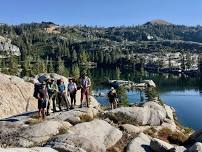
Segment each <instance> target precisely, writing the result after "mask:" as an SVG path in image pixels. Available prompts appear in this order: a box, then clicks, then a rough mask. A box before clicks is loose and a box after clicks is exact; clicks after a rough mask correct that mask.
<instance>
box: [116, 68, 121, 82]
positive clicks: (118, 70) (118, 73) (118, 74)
mask: <svg viewBox="0 0 202 152" xmlns="http://www.w3.org/2000/svg"><path fill="white" fill-rule="evenodd" d="M120 75H121V71H120V69H119V68H118V67H117V68H116V70H115V79H116V80H120Z"/></svg>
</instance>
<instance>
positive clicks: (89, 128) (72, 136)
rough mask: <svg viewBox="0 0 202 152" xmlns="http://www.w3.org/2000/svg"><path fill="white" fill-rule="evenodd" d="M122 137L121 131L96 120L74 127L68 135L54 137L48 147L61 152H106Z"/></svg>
mask: <svg viewBox="0 0 202 152" xmlns="http://www.w3.org/2000/svg"><path fill="white" fill-rule="evenodd" d="M121 137H122V132H121V131H120V130H118V129H116V128H114V127H113V126H111V125H110V124H108V123H107V122H105V121H103V120H99V119H95V120H93V121H90V122H85V123H80V124H77V125H75V126H73V127H72V128H70V129H69V131H68V133H66V134H63V135H59V136H56V137H54V138H53V139H52V140H51V141H49V142H48V144H47V146H51V147H52V148H54V149H57V150H61V151H62V150H63V151H68V150H69V149H70V148H71V149H75V148H80V150H81V151H87V152H98V151H99V152H104V151H106V149H107V148H110V147H112V146H113V145H115V144H116V143H117V142H118V141H119V140H120V139H121ZM71 151H72V150H71Z"/></svg>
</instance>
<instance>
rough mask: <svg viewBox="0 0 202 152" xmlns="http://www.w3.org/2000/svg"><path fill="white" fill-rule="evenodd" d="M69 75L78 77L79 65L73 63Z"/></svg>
mask: <svg viewBox="0 0 202 152" xmlns="http://www.w3.org/2000/svg"><path fill="white" fill-rule="evenodd" d="M71 75H72V76H73V77H74V78H79V76H80V69H79V66H78V65H77V64H74V65H73V66H72V68H71Z"/></svg>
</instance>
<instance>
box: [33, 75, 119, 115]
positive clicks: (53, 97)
mask: <svg viewBox="0 0 202 152" xmlns="http://www.w3.org/2000/svg"><path fill="white" fill-rule="evenodd" d="M68 81H69V83H68V85H67V88H66V85H65V82H64V79H63V78H61V79H58V80H55V79H54V78H47V79H44V80H43V81H38V80H37V81H36V82H35V85H34V97H35V98H36V99H38V115H39V117H41V116H42V118H45V116H48V115H50V111H49V110H50V105H51V104H52V108H53V112H57V105H58V109H59V111H62V104H65V106H66V110H67V111H68V110H69V109H74V108H75V106H76V94H77V91H78V90H79V89H81V99H80V108H81V107H82V106H83V101H84V99H86V106H87V107H89V101H90V100H89V94H90V86H91V80H90V78H89V77H88V76H87V75H86V73H83V74H82V75H81V77H80V78H79V79H78V81H76V80H75V79H74V78H72V77H70V78H69V79H68ZM67 96H69V97H70V103H69V100H68V97H67ZM107 96H108V98H109V103H110V105H111V109H114V108H117V103H118V98H117V93H116V90H115V89H114V88H113V87H112V88H111V89H110V91H109V92H108V93H107Z"/></svg>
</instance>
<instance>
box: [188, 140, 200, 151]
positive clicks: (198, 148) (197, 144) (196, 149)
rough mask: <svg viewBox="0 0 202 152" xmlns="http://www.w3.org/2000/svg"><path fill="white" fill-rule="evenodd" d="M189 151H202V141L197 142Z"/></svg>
mask: <svg viewBox="0 0 202 152" xmlns="http://www.w3.org/2000/svg"><path fill="white" fill-rule="evenodd" d="M188 151H189V152H202V143H200V142H196V143H195V144H194V145H193V146H191V148H190V149H189V150H188Z"/></svg>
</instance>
